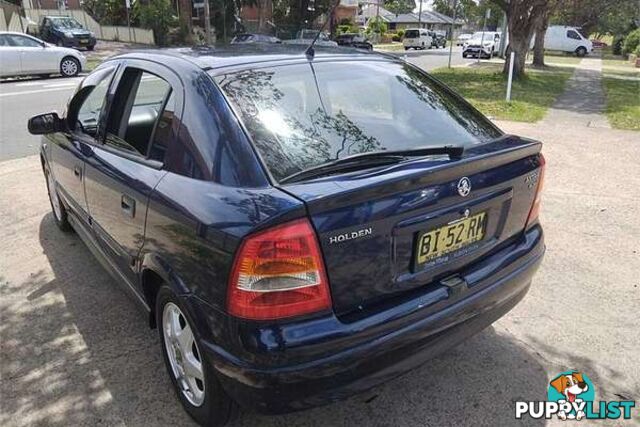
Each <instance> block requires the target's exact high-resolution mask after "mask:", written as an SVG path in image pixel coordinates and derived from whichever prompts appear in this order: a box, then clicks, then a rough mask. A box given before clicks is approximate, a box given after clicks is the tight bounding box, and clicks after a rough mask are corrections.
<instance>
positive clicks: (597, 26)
mask: <svg viewBox="0 0 640 427" xmlns="http://www.w3.org/2000/svg"><path fill="white" fill-rule="evenodd" d="M558 3H559V5H558V7H557V8H556V10H555V11H554V13H553V16H552V18H551V22H553V23H557V24H561V25H572V26H575V27H579V28H581V29H582V32H583V34H584V35H585V36H588V35H590V34H592V33H596V34H607V33H609V34H613V35H619V34H625V33H627V32H628V31H630V30H632V29H633V28H634V27H637V26H638V24H640V7H639V5H638V1H637V0H558Z"/></svg>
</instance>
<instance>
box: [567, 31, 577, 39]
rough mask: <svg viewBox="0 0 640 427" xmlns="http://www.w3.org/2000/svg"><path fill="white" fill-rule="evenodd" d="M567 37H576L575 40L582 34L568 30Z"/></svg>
mask: <svg viewBox="0 0 640 427" xmlns="http://www.w3.org/2000/svg"><path fill="white" fill-rule="evenodd" d="M567 37H569V38H570V39H574V40H580V36H579V35H578V33H576V32H575V31H573V30H569V31H567Z"/></svg>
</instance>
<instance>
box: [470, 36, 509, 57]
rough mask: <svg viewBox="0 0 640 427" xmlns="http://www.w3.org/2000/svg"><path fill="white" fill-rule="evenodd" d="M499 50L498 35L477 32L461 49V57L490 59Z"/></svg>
mask: <svg viewBox="0 0 640 427" xmlns="http://www.w3.org/2000/svg"><path fill="white" fill-rule="evenodd" d="M499 48H500V33H496V32H495V31H477V32H475V33H473V36H472V37H471V39H469V40H467V41H466V42H465V43H464V45H463V47H462V57H463V58H466V57H467V56H474V57H475V56H480V57H486V58H492V57H493V55H494V54H496V53H497V52H498V49H499Z"/></svg>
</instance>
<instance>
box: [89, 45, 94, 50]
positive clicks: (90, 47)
mask: <svg viewBox="0 0 640 427" xmlns="http://www.w3.org/2000/svg"><path fill="white" fill-rule="evenodd" d="M93 49H95V46H87V50H93Z"/></svg>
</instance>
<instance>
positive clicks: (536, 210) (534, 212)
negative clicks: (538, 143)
mask: <svg viewBox="0 0 640 427" xmlns="http://www.w3.org/2000/svg"><path fill="white" fill-rule="evenodd" d="M546 165H547V161H546V160H545V159H544V156H543V155H542V153H540V171H539V172H538V173H539V176H538V187H537V188H536V196H535V198H534V199H533V204H532V205H531V210H530V211H529V217H528V218H527V226H526V228H528V227H529V226H530V225H531V224H532V223H533V222H534V221H535V220H536V219H538V215H539V214H540V204H541V203H542V187H543V185H544V171H545V169H546V167H547V166H546Z"/></svg>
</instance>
